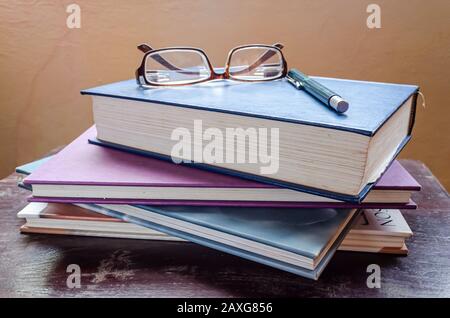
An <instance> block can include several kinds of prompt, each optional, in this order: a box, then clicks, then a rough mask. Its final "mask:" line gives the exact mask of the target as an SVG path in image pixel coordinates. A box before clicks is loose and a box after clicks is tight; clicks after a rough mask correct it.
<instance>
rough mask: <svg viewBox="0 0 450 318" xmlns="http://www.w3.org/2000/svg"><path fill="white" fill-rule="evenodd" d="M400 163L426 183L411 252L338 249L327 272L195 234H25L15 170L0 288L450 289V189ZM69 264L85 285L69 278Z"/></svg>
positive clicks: (157, 291)
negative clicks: (310, 275) (226, 249)
mask: <svg viewBox="0 0 450 318" xmlns="http://www.w3.org/2000/svg"><path fill="white" fill-rule="evenodd" d="M402 164H403V165H404V166H405V168H406V169H407V170H408V171H409V172H410V173H411V174H412V175H413V176H414V177H415V178H416V179H417V180H418V181H419V183H421V184H422V186H423V189H422V191H421V192H420V193H417V194H414V196H413V199H414V201H416V202H417V203H418V204H419V208H418V209H417V210H405V211H403V214H404V216H405V218H406V220H407V222H408V223H409V225H410V227H411V229H412V230H413V232H414V236H413V237H412V238H411V239H410V240H409V241H408V243H407V244H408V247H409V251H410V253H409V255H408V256H407V257H404V256H393V255H379V254H369V253H356V252H337V253H336V255H335V256H334V258H333V260H332V261H331V262H330V264H329V266H328V267H327V269H326V270H325V271H324V273H323V274H322V276H321V278H320V279H319V281H311V280H308V279H304V278H301V277H297V276H295V275H292V274H289V273H285V272H282V271H279V270H276V269H272V268H270V267H267V266H264V265H259V264H256V263H254V262H251V261H247V260H243V259H240V258H238V257H235V256H231V255H228V254H225V253H221V252H217V251H214V250H212V249H208V248H205V247H201V246H198V245H195V244H191V243H181V242H180V243H177V242H157V241H142V240H130V239H106V238H91V237H75V236H58V235H42V234H20V233H19V227H20V225H21V224H22V223H23V220H21V219H18V218H17V217H16V214H17V212H18V211H19V210H20V209H21V208H22V207H24V206H25V205H26V204H27V201H26V198H27V196H28V195H29V192H27V191H26V190H23V189H19V188H18V187H17V186H16V184H17V182H18V181H19V180H20V178H21V176H20V175H18V174H12V175H10V176H9V177H7V178H5V179H3V180H1V181H0V296H2V297H58V296H64V297H74V296H75V297H83V296H95V297H108V296H111V297H116V296H122V297H132V296H136V297H284V296H286V297H450V199H449V195H448V193H447V192H446V191H445V190H444V189H443V188H442V186H441V185H440V184H439V182H438V181H437V180H436V178H435V177H434V176H433V175H432V174H431V172H430V171H429V170H428V168H426V167H425V166H424V165H423V164H422V163H420V162H418V161H411V160H403V161H402ZM70 264H77V265H79V266H80V268H81V274H82V275H81V287H80V288H74V289H70V288H68V287H67V285H66V280H67V277H68V275H69V273H67V272H66V269H67V266H68V265H70ZM369 264H378V265H379V266H380V267H381V288H379V289H370V288H368V287H367V285H366V280H367V277H368V275H369V274H368V273H367V272H366V269H367V266H368V265H369Z"/></svg>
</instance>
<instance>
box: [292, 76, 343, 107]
mask: <svg viewBox="0 0 450 318" xmlns="http://www.w3.org/2000/svg"><path fill="white" fill-rule="evenodd" d="M286 78H287V80H288V81H289V83H291V84H292V85H294V86H295V87H296V88H297V89H304V90H305V91H306V92H308V93H309V94H311V95H313V96H314V97H316V98H317V99H318V100H320V101H321V102H322V103H324V104H325V105H327V106H329V107H331V108H333V109H334V110H335V111H337V112H338V113H345V112H346V111H347V109H348V107H349V105H348V102H347V101H345V100H344V99H343V98H342V97H341V96H339V95H338V94H336V93H334V92H333V91H331V90H330V89H329V88H326V87H325V86H323V85H322V84H320V83H319V82H317V81H315V80H313V79H312V78H310V77H308V76H307V75H306V74H303V73H302V72H300V71H299V70H296V69H295V68H293V69H291V70H289V72H288V74H287V75H286Z"/></svg>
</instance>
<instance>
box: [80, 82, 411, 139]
mask: <svg viewBox="0 0 450 318" xmlns="http://www.w3.org/2000/svg"><path fill="white" fill-rule="evenodd" d="M312 78H314V79H315V80H317V81H318V82H319V83H321V84H323V85H325V86H326V87H328V88H329V89H331V90H332V91H335V92H339V94H340V95H341V96H344V97H345V99H346V100H347V101H348V102H349V103H350V105H351V106H350V107H351V108H350V109H349V110H348V111H347V112H346V113H344V114H338V113H337V112H334V111H330V109H329V108H327V107H326V106H325V105H323V104H322V103H321V102H320V101H318V100H317V99H314V98H312V97H311V95H309V94H308V93H306V92H305V91H303V90H297V89H295V88H294V87H293V86H292V85H291V84H289V83H287V81H286V80H284V79H283V80H278V81H271V82H266V83H235V82H231V81H230V82H226V83H223V82H221V83H211V84H203V85H191V86H181V87H176V88H163V89H161V88H156V89H142V88H141V87H139V86H138V85H136V81H135V80H127V81H122V82H116V83H112V84H107V85H103V86H98V87H94V88H90V89H85V90H82V91H81V94H86V95H99V96H108V97H114V98H122V99H130V100H137V101H143V102H149V103H159V104H164V105H167V106H176V107H187V108H195V109H201V110H206V111H215V112H222V113H230V114H237V115H242V116H250V117H259V118H265V119H271V120H277V121H284V122H291V123H297V124H306V125H313V126H320V127H327V128H332V129H338V130H344V131H350V132H354V133H358V134H362V135H367V136H373V135H374V134H375V133H376V132H377V130H378V129H380V128H381V126H382V125H383V124H384V123H385V122H386V121H387V120H388V119H389V118H390V117H391V116H392V115H393V114H394V113H395V112H396V111H397V109H398V108H399V107H400V106H401V105H402V104H403V103H404V102H405V101H406V100H407V99H408V98H409V97H411V95H413V94H415V93H416V92H417V91H418V86H415V85H403V84H388V83H377V82H365V81H354V80H344V79H333V78H323V77H312ZM249 92H250V93H249ZM274 105H276V111H274Z"/></svg>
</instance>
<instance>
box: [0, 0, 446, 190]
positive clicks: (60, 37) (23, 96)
mask: <svg viewBox="0 0 450 318" xmlns="http://www.w3.org/2000/svg"><path fill="white" fill-rule="evenodd" d="M70 3H77V4H79V5H80V7H81V28H80V29H69V28H67V26H66V18H67V16H68V13H66V7H67V5H68V4H70ZM370 3H376V4H378V5H379V6H380V7H381V26H382V27H381V29H369V28H367V26H366V19H367V17H368V15H369V14H368V13H367V12H366V8H367V5H368V4H370ZM141 42H148V43H150V44H151V45H152V46H154V47H162V46H174V45H187V46H198V47H201V48H204V49H205V50H206V51H207V53H208V55H209V56H210V57H211V59H212V61H213V63H214V64H215V65H217V66H222V65H223V63H224V62H225V57H226V54H227V52H228V50H229V49H230V48H232V47H234V46H236V45H240V44H247V43H267V44H271V43H274V42H282V43H284V44H285V50H284V52H285V54H286V58H287V60H288V64H289V65H290V66H291V67H297V68H299V69H301V70H303V71H304V72H306V73H308V74H312V75H320V76H330V77H341V78H352V79H359V80H370V81H383V82H395V83H410V84H418V85H420V87H421V89H422V91H423V93H424V94H425V96H426V102H427V106H426V108H425V109H423V108H419V109H418V113H417V120H416V126H415V129H414V133H413V140H412V141H411V142H410V144H409V145H408V146H407V148H406V149H405V150H404V151H403V152H402V154H401V157H403V158H414V159H419V160H422V161H423V162H425V163H426V164H427V165H428V166H429V167H430V168H431V170H432V171H433V172H434V173H435V174H436V175H437V176H438V178H439V179H440V181H441V182H442V183H443V184H444V185H445V186H446V187H447V189H448V188H450V171H449V167H448V166H449V161H450V160H449V159H450V143H449V142H450V128H449V125H450V120H449V119H450V103H449V102H450V98H449V95H450V87H449V86H450V85H449V82H450V80H449V79H450V1H447V0H395V1H394V0H370V1H365V0H316V1H307V0H305V1H289V0H277V1H265V0H253V1H250V0H228V1H214V0H204V1H188V0H182V1H173V0H153V1H131V0H128V1H87V0H78V1H73V0H72V1H39V0H37V1H8V2H5V1H3V2H2V3H1V4H0V85H1V89H0V114H1V116H0V152H1V159H0V177H3V176H6V175H8V174H10V173H11V172H12V171H13V169H14V167H15V166H16V165H19V164H22V163H25V162H28V161H31V160H34V159H37V158H39V157H41V156H42V155H44V154H46V153H47V152H48V151H49V150H51V149H53V148H55V147H57V146H60V145H63V144H66V143H68V142H70V141H71V140H72V139H73V138H75V137H76V136H78V135H79V134H80V133H81V132H82V131H83V130H84V129H86V128H87V127H89V126H90V125H92V114H91V100H90V98H89V97H86V96H85V97H83V96H81V95H80V94H79V91H80V89H82V88H87V87H91V86H95V85H99V84H103V83H108V82H112V81H118V80H123V79H128V78H131V77H133V73H134V70H135V68H136V67H137V65H138V63H139V62H140V58H141V54H140V52H139V51H138V50H137V49H136V45H137V44H139V43H141Z"/></svg>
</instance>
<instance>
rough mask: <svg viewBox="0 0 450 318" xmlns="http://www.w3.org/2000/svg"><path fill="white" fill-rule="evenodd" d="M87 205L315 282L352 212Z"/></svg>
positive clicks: (343, 233)
mask: <svg viewBox="0 0 450 318" xmlns="http://www.w3.org/2000/svg"><path fill="white" fill-rule="evenodd" d="M94 206H95V207H94ZM92 207H93V209H94V211H96V212H100V213H103V214H105V215H109V216H112V217H115V218H120V219H123V220H124V221H126V222H130V223H135V224H138V225H141V226H145V227H148V228H151V229H153V230H156V231H159V232H162V233H166V234H168V235H171V236H175V237H179V238H182V239H184V240H187V241H191V242H193V243H197V244H200V245H203V246H206V247H210V248H213V249H216V250H219V251H222V252H225V253H229V254H232V255H235V256H238V257H242V258H245V259H248V260H251V261H255V262H258V263H261V264H265V265H268V266H272V267H274V268H278V269H281V270H284V271H287V272H290V273H293V274H296V275H300V276H304V277H307V278H311V279H315V280H317V279H318V278H319V276H320V274H321V273H322V271H323V270H324V269H325V267H326V265H327V264H328V263H329V261H330V259H331V258H332V256H333V255H334V253H335V251H336V250H337V248H338V247H339V245H340V244H341V242H342V240H343V239H344V238H345V236H346V234H347V233H348V231H349V230H350V228H351V226H352V224H353V222H354V220H355V218H356V216H357V214H358V213H357V212H358V211H357V210H355V209H353V210H351V209H295V208H284V209H279V208H278V209H277V208H236V207H189V206H166V207H157V206H149V205H114V204H109V205H108V204H96V205H92Z"/></svg>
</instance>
